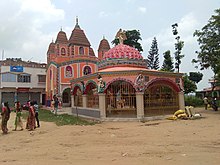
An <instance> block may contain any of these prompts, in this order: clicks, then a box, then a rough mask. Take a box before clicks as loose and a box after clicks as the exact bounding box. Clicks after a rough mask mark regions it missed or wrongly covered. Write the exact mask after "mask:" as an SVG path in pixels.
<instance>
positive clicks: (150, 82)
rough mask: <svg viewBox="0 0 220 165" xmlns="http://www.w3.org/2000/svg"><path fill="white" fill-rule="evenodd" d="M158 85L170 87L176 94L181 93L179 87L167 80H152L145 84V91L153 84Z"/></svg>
mask: <svg viewBox="0 0 220 165" xmlns="http://www.w3.org/2000/svg"><path fill="white" fill-rule="evenodd" d="M160 83H162V84H164V85H168V86H170V87H171V88H172V89H174V90H175V91H176V92H180V91H181V90H180V88H179V86H178V85H177V84H176V83H174V82H173V81H172V80H170V79H168V78H155V79H153V80H150V81H149V82H147V83H146V85H145V90H146V89H147V88H149V87H150V86H151V85H153V84H160Z"/></svg>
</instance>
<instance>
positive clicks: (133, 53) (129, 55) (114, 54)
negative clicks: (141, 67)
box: [103, 44, 143, 59]
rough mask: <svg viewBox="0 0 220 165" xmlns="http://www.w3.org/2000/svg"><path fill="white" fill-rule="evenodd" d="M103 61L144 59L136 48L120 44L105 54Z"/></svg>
mask: <svg viewBox="0 0 220 165" xmlns="http://www.w3.org/2000/svg"><path fill="white" fill-rule="evenodd" d="M103 59H143V57H142V55H141V54H140V52H139V51H137V50H136V49H135V48H133V47H130V46H128V45H124V44H119V45H117V46H115V47H114V48H112V49H110V50H109V51H107V52H106V53H105V54H104V57H103Z"/></svg>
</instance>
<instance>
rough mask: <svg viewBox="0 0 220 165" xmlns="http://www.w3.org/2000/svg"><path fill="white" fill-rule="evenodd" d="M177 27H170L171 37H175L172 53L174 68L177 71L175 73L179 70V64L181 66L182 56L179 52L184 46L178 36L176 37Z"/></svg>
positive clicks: (175, 25) (176, 25) (174, 25)
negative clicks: (171, 30)
mask: <svg viewBox="0 0 220 165" xmlns="http://www.w3.org/2000/svg"><path fill="white" fill-rule="evenodd" d="M177 27H178V24H177V23H175V24H173V25H172V28H173V35H174V36H176V38H175V39H176V43H175V44H174V46H175V50H176V51H175V52H174V56H175V60H176V62H175V68H176V69H177V72H179V70H180V64H181V59H182V58H183V57H184V55H182V54H181V51H182V49H183V46H184V42H183V41H181V40H180V36H177V35H178V31H177Z"/></svg>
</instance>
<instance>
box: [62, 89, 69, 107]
mask: <svg viewBox="0 0 220 165" xmlns="http://www.w3.org/2000/svg"><path fill="white" fill-rule="evenodd" d="M70 100H71V99H70V88H66V89H65V90H64V91H63V93H62V105H63V106H64V107H69V106H70Z"/></svg>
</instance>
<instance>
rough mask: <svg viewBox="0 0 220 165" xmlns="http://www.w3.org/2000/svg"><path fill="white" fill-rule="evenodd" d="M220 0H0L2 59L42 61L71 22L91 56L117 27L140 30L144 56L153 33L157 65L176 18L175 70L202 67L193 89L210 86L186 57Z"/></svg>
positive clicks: (170, 40) (207, 74) (169, 45)
mask: <svg viewBox="0 0 220 165" xmlns="http://www.w3.org/2000/svg"><path fill="white" fill-rule="evenodd" d="M219 7H220V1H219V0H208V1H207V0H178V1H177V0H80V1H79V0H1V1H0V15H1V18H0V51H1V59H6V58H22V60H25V61H28V60H30V61H35V62H41V63H42V62H44V63H46V59H47V58H46V53H47V49H48V46H49V44H50V43H51V41H52V40H54V41H55V40H56V37H57V34H58V32H59V31H60V29H61V28H62V30H63V31H64V32H66V34H67V38H69V37H70V35H71V32H72V30H73V28H74V26H75V24H76V17H78V19H79V25H80V27H81V29H83V30H84V32H85V34H86V36H87V38H88V40H89V41H90V44H91V47H92V48H93V50H94V52H95V54H96V56H97V49H98V46H99V43H100V41H101V39H102V38H103V36H104V37H105V38H106V39H107V40H108V41H109V43H110V46H111V47H113V45H112V44H111V41H112V40H114V38H115V35H116V33H117V31H118V30H119V29H120V28H122V29H123V30H134V29H135V30H139V31H140V34H141V38H142V40H141V41H140V43H141V45H142V47H143V50H144V51H143V52H142V56H143V57H144V58H146V57H147V56H148V52H149V50H150V47H151V43H152V40H153V38H154V37H156V39H157V42H158V48H159V54H160V56H159V59H160V66H161V65H162V63H163V53H164V52H165V51H166V50H170V51H171V55H172V56H173V53H174V44H175V42H176V41H175V37H174V36H173V34H172V27H171V25H172V24H174V23H178V32H179V35H180V38H181V40H182V41H184V47H183V50H182V54H184V55H185V57H184V58H183V59H182V64H181V65H180V72H182V73H189V72H201V73H203V74H204V76H203V80H202V81H201V82H200V83H199V84H198V90H202V89H203V88H205V87H208V86H210V85H209V84H208V79H210V78H211V77H212V76H213V73H212V71H211V70H205V71H200V70H199V69H195V65H194V64H192V63H191V61H192V59H194V58H196V57H197V55H196V54H195V51H196V50H199V46H198V42H197V38H196V37H193V33H194V32H195V30H201V29H202V27H203V26H204V25H206V24H207V23H208V20H209V18H210V17H211V15H213V14H215V12H214V10H216V9H217V8H219Z"/></svg>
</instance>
